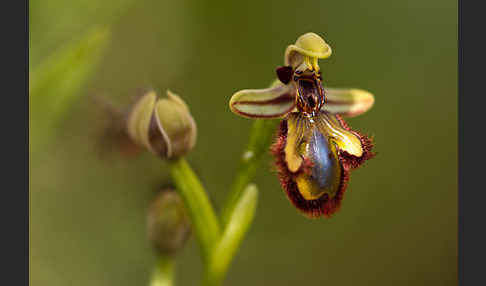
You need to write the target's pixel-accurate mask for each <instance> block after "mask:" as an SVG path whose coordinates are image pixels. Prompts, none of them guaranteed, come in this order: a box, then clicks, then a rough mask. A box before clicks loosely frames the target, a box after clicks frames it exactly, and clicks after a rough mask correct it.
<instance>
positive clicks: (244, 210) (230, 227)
mask: <svg viewBox="0 0 486 286" xmlns="http://www.w3.org/2000/svg"><path fill="white" fill-rule="evenodd" d="M257 200H258V189H257V187H256V186H255V185H253V184H251V185H248V186H247V187H246V188H245V189H244V191H243V194H242V195H241V197H240V199H239V200H238V202H237V203H236V205H235V208H234V210H233V212H232V214H231V216H230V218H229V220H228V223H227V225H226V227H225V229H224V232H223V234H222V236H221V240H220V241H219V243H218V245H217V247H216V249H214V251H213V255H212V257H211V262H210V265H209V266H208V267H209V271H208V272H209V273H208V274H207V275H208V278H207V279H208V280H209V281H208V283H207V284H209V285H219V284H220V283H221V282H222V281H221V280H222V279H223V277H224V275H225V273H226V271H227V269H228V266H229V264H230V262H231V260H232V259H233V256H234V255H235V254H236V251H237V250H238V248H239V246H240V244H241V241H242V239H243V237H244V236H245V234H246V232H247V231H248V229H249V228H250V225H251V223H252V222H253V218H254V216H255V211H256V206H257Z"/></svg>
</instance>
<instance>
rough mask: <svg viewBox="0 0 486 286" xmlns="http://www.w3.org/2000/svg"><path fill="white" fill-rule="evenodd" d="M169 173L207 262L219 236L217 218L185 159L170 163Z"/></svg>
mask: <svg viewBox="0 0 486 286" xmlns="http://www.w3.org/2000/svg"><path fill="white" fill-rule="evenodd" d="M170 172H171V175H172V178H173V180H174V182H175V184H176V186H177V191H178V192H179V193H180V194H181V196H182V198H183V199H184V201H185V204H186V206H187V209H188V211H189V215H190V217H191V221H192V224H193V229H194V231H195V233H196V237H197V239H198V240H199V244H200V246H201V250H202V253H203V258H204V259H205V261H209V259H210V256H211V252H212V250H213V248H214V246H215V245H216V243H217V242H218V240H219V238H220V235H221V230H220V226H219V221H218V218H217V217H216V214H215V212H214V209H213V207H212V205H211V203H210V202H209V199H208V197H207V194H206V191H205V190H204V187H203V186H202V184H201V182H200V181H199V179H198V177H197V176H196V175H195V174H194V172H193V171H192V169H191V167H190V166H189V164H188V163H187V162H186V160H185V159H183V158H179V159H175V160H173V161H170Z"/></svg>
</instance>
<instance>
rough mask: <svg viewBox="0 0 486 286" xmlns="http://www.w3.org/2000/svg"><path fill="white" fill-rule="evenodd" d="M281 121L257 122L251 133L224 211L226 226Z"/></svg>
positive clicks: (265, 120) (262, 120)
mask: <svg viewBox="0 0 486 286" xmlns="http://www.w3.org/2000/svg"><path fill="white" fill-rule="evenodd" d="M278 122H279V120H268V119H258V120H255V122H254V123H253V126H252V130H251V133H250V139H249V141H248V146H247V148H246V151H245V152H244V153H243V156H242V158H241V163H240V167H239V169H238V173H237V175H236V178H235V180H234V183H233V187H232V189H231V192H230V194H229V196H228V199H227V201H226V204H225V205H224V208H223V211H222V222H223V225H224V226H225V225H226V224H227V223H228V221H229V219H230V217H231V215H232V213H233V211H234V209H235V207H236V204H237V202H238V200H239V198H240V196H241V193H242V192H243V190H244V189H245V188H246V187H247V186H248V184H249V183H250V182H251V181H252V180H253V177H254V176H255V174H256V171H257V169H258V166H259V164H260V162H261V159H262V157H263V155H264V154H265V153H266V152H267V151H268V147H269V146H270V144H271V142H272V140H273V135H274V133H275V129H276V126H277V124H278Z"/></svg>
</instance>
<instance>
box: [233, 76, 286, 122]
mask: <svg viewBox="0 0 486 286" xmlns="http://www.w3.org/2000/svg"><path fill="white" fill-rule="evenodd" d="M229 107H230V109H231V111H232V112H233V113H235V114H237V115H240V116H243V117H247V118H282V117H284V116H285V115H286V114H287V113H289V112H290V111H292V109H294V107H295V87H294V85H293V84H289V85H285V84H283V83H281V82H280V81H279V80H276V81H275V82H274V83H273V84H272V85H271V86H270V87H269V88H265V89H244V90H240V91H238V92H236V93H235V94H233V96H232V97H231V99H230V102H229Z"/></svg>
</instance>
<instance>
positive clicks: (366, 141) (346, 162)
mask: <svg viewBox="0 0 486 286" xmlns="http://www.w3.org/2000/svg"><path fill="white" fill-rule="evenodd" d="M336 118H337V120H338V121H339V123H340V124H341V126H342V127H343V128H344V129H346V130H348V131H350V132H353V133H354V134H356V136H358V138H359V140H360V141H361V146H362V147H363V154H362V155H361V156H360V157H357V156H354V155H351V154H349V153H348V152H347V151H343V150H339V157H340V159H341V164H343V166H345V167H347V168H350V169H356V168H358V167H359V166H361V164H363V163H364V162H365V161H366V160H369V159H371V158H373V157H374V156H375V155H376V154H375V153H374V152H373V151H372V149H373V146H374V145H373V140H372V139H371V138H370V137H368V136H366V135H364V134H362V133H361V132H359V131H355V130H353V129H351V127H349V125H348V123H347V122H346V121H344V119H343V118H342V117H341V116H339V115H336ZM338 149H339V148H338Z"/></svg>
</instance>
